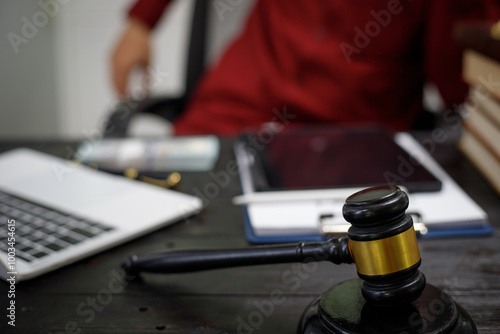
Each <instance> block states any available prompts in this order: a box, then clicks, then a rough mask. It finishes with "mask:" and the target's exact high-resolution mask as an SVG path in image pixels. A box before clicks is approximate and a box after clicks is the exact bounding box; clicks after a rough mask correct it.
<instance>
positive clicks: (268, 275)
mask: <svg viewBox="0 0 500 334" xmlns="http://www.w3.org/2000/svg"><path fill="white" fill-rule="evenodd" d="M222 144H223V145H222V154H221V158H220V159H219V162H218V164H217V166H216V168H215V170H214V172H215V173H216V172H219V171H224V170H226V168H227V164H228V162H229V161H230V160H232V159H233V154H232V149H231V141H230V140H223V141H222ZM17 146H30V147H33V148H35V149H39V150H41V151H45V152H48V153H51V154H55V155H59V156H62V157H65V156H67V155H68V153H69V152H71V149H70V148H71V147H74V145H73V146H71V145H70V146H67V145H66V144H61V143H37V144H33V143H30V144H29V145H25V143H3V144H0V152H2V151H5V150H7V149H10V148H13V147H17ZM433 154H434V156H435V157H436V158H437V160H438V161H439V162H440V163H441V164H442V165H443V166H444V167H445V168H446V170H447V171H448V172H449V173H450V174H451V176H452V177H453V178H455V179H456V180H457V181H458V183H459V184H460V185H461V186H462V187H463V188H464V189H465V190H466V191H468V192H469V193H470V195H471V196H472V197H473V198H474V199H475V200H476V201H477V202H478V203H479V204H480V205H481V206H482V207H483V208H484V209H485V210H487V212H488V213H489V215H490V218H491V221H492V223H493V225H494V226H495V227H496V229H498V228H500V199H499V197H498V196H496V195H495V194H494V193H493V192H492V191H491V190H490V188H489V187H488V186H487V185H486V183H485V182H484V181H483V180H482V179H481V178H480V176H479V175H478V174H477V173H476V172H475V171H474V170H473V169H472V167H471V166H470V164H469V163H468V162H467V161H466V160H465V159H464V158H463V157H462V156H461V155H460V154H459V153H458V152H457V150H456V149H455V148H454V145H452V144H451V145H440V146H439V147H437V148H436V149H435V150H433ZM210 182H214V181H213V179H212V177H211V176H210V175H209V174H207V173H185V174H184V175H183V182H182V186H181V189H180V190H182V191H184V192H186V193H191V194H194V193H196V190H198V191H201V192H202V193H203V191H204V188H203V187H204V186H205V185H206V184H208V183H210ZM218 189H219V193H218V195H217V196H216V197H215V198H213V199H210V200H209V205H208V207H207V208H206V210H205V211H204V212H203V213H201V214H200V215H198V216H196V217H193V218H190V219H188V220H185V221H182V222H179V223H178V224H175V225H173V226H170V227H167V228H164V229H161V230H159V231H157V232H154V233H151V234H149V235H147V236H144V237H142V238H139V239H137V240H134V241H132V242H129V243H127V244H125V245H122V246H118V247H115V248H113V249H111V250H109V251H106V252H104V253H102V254H99V255H96V256H93V257H90V258H88V259H85V260H83V261H80V262H78V263H75V264H72V265H69V266H67V267H65V268H62V269H60V270H57V271H55V272H52V273H49V274H46V275H44V276H42V277H39V278H36V279H33V280H31V281H26V282H20V283H19V284H18V285H17V287H16V305H17V314H16V316H17V317H16V327H15V329H14V328H12V327H10V326H7V324H6V323H7V321H6V317H5V316H3V314H4V313H1V314H2V317H1V318H0V333H30V334H34V333H52V334H56V333H199V334H201V333H206V334H208V333H210V334H215V333H294V332H295V330H296V326H297V323H298V320H299V317H300V316H301V313H302V311H303V310H304V308H305V307H306V306H307V305H308V304H309V303H310V302H311V301H312V300H313V299H314V298H315V297H316V296H318V295H319V294H321V293H322V292H324V291H325V290H326V289H328V288H329V287H330V286H332V285H333V284H336V283H339V282H341V281H343V280H346V279H350V278H354V277H356V272H355V267H354V266H349V265H344V266H334V265H332V264H328V263H321V264H318V265H317V266H316V265H314V266H311V265H308V266H303V265H298V264H295V265H291V264H283V265H269V266H255V267H244V268H233V269H223V270H215V271H207V272H199V273H190V274H176V275H169V276H165V275H153V274H147V275H143V281H142V282H131V283H120V282H122V281H121V280H120V281H118V280H116V279H115V278H116V277H118V278H120V277H121V273H120V269H119V265H120V262H121V261H122V260H123V259H124V258H125V257H127V256H129V255H130V254H131V253H139V254H141V253H148V252H154V251H160V250H167V249H182V248H184V249H192V248H218V247H247V246H249V245H248V244H247V242H246V240H245V237H244V233H243V222H242V212H241V208H240V207H237V206H234V205H232V204H231V198H232V197H233V196H235V195H238V194H239V193H240V186H239V181H238V179H237V177H236V176H233V177H232V178H231V182H230V183H229V185H227V186H219V187H218ZM138 223H140V222H138ZM419 245H420V251H421V255H422V259H423V264H422V267H421V270H422V272H424V274H425V275H426V277H427V280H428V282H431V283H432V284H434V285H436V286H438V287H440V288H442V289H445V290H446V291H447V292H448V293H449V294H450V295H452V296H453V297H454V299H455V300H456V301H457V302H458V303H460V304H461V305H462V306H463V307H464V308H465V309H466V310H467V311H468V312H469V313H470V314H471V316H472V317H473V319H474V320H475V322H476V324H477V326H478V329H479V332H480V333H499V332H500V235H499V234H498V233H495V235H494V236H492V237H481V238H478V237H475V238H456V239H441V240H421V241H420V242H419ZM7 288H8V286H7V284H5V283H4V282H2V283H0V296H1V297H0V301H1V302H0V303H2V305H1V308H2V310H3V312H5V300H6V299H7V298H6V295H7ZM430 316H432V314H431V315H430Z"/></svg>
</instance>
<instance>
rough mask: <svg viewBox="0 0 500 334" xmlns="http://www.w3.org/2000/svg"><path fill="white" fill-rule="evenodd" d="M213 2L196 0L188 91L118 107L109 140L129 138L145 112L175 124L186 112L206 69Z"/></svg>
mask: <svg viewBox="0 0 500 334" xmlns="http://www.w3.org/2000/svg"><path fill="white" fill-rule="evenodd" d="M208 5H209V1H206V0H195V4H194V10H193V14H192V19H191V20H192V24H191V33H190V37H189V44H188V51H187V57H188V58H187V62H186V75H185V91H184V94H183V95H182V96H178V97H156V98H147V99H144V100H140V101H128V102H123V103H120V104H118V105H117V106H116V107H115V108H114V109H113V110H112V111H111V114H110V116H109V118H108V119H107V120H106V122H105V127H104V129H105V134H104V136H105V137H108V138H110V137H126V136H127V131H128V129H129V125H130V123H131V120H132V118H133V117H135V116H136V115H138V114H141V113H148V114H153V115H158V116H160V117H161V118H163V119H166V120H167V121H170V122H172V121H173V120H175V118H177V116H179V115H180V114H181V113H182V111H183V110H184V108H185V106H186V103H187V101H188V99H189V97H190V95H191V93H192V92H193V89H194V87H195V86H196V83H197V82H198V80H199V79H200V77H201V75H202V73H203V71H204V69H205V58H206V30H207V16H208Z"/></svg>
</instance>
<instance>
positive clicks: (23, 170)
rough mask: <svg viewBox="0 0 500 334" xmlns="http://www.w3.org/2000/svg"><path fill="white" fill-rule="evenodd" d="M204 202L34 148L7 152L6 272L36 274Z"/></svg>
mask: <svg viewBox="0 0 500 334" xmlns="http://www.w3.org/2000/svg"><path fill="white" fill-rule="evenodd" d="M201 208H202V201H201V200H200V199H199V198H197V197H194V196H189V195H186V194H182V193H180V192H176V191H173V190H167V189H162V188H159V187H156V186H152V185H149V184H145V183H142V182H139V181H134V180H129V179H126V178H124V177H121V176H115V175H111V174H107V173H104V172H99V171H95V170H93V169H90V168H87V167H85V166H80V165H76V164H73V163H71V162H69V161H67V160H64V159H59V158H56V157H53V156H50V155H46V154H43V153H40V152H37V151H33V150H30V149H24V148H22V149H15V150H12V151H9V152H7V153H3V154H0V278H2V279H7V278H9V277H12V276H14V277H15V278H16V281H19V280H26V279H30V278H33V277H36V276H38V275H41V274H43V273H46V272H48V271H51V270H54V269H56V268H59V267H61V266H64V265H67V264H69V263H72V262H75V261H76V260H79V259H81V258H84V257H86V256H89V255H91V254H95V253H97V252H100V251H102V250H104V249H107V248H110V247H113V246H115V245H118V244H120V243H123V242H125V241H127V240H130V239H132V238H134V237H137V236H140V235H143V234H145V233H148V232H151V231H153V230H155V229H158V228H160V227H162V226H166V225H168V224H171V223H174V222H176V221H180V220H182V219H184V218H187V217H189V216H191V215H193V214H195V213H198V212H199V211H200V210H201ZM12 248H14V249H12ZM12 255H15V256H12Z"/></svg>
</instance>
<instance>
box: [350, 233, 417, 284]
mask: <svg viewBox="0 0 500 334" xmlns="http://www.w3.org/2000/svg"><path fill="white" fill-rule="evenodd" d="M349 245H350V249H351V255H352V257H353V258H354V262H355V263H356V268H357V270H358V273H360V274H363V275H368V276H371V275H386V274H391V273H394V272H398V271H401V270H403V269H406V268H409V267H411V266H413V265H415V264H416V263H417V262H418V261H419V260H420V252H419V251H418V244H417V237H416V235H415V230H414V229H413V226H412V227H411V228H409V229H408V230H406V231H404V232H403V233H400V234H396V235H394V236H392V237H389V238H385V239H379V240H370V241H356V240H349Z"/></svg>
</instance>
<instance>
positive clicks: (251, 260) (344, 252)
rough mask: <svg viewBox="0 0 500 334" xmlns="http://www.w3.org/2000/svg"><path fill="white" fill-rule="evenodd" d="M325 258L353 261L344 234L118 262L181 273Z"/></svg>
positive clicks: (131, 270) (130, 269)
mask: <svg viewBox="0 0 500 334" xmlns="http://www.w3.org/2000/svg"><path fill="white" fill-rule="evenodd" d="M315 261H329V262H333V263H335V264H340V263H353V260H352V257H351V253H350V251H349V241H348V238H347V237H339V238H333V239H330V240H328V241H325V242H302V243H299V244H286V245H273V246H264V247H263V246H256V247H249V248H240V249H220V250H188V251H170V252H165V253H161V254H152V255H147V256H144V257H137V256H131V257H129V258H128V259H126V260H125V261H123V263H122V268H123V269H124V270H125V272H126V273H127V274H128V275H136V274H138V273H139V272H151V273H183V272H192V271H199V270H209V269H219V268H228V267H238V266H249V265H259V264H276V263H290V262H315Z"/></svg>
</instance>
